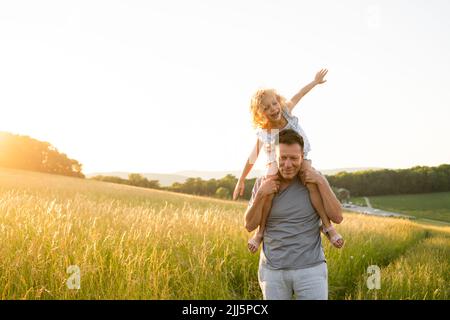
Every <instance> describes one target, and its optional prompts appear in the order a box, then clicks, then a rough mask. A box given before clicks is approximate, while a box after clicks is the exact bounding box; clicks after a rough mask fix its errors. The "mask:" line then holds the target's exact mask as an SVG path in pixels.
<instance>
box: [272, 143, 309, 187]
mask: <svg viewBox="0 0 450 320" xmlns="http://www.w3.org/2000/svg"><path fill="white" fill-rule="evenodd" d="M277 160H278V171H279V172H280V174H281V176H282V177H283V178H284V179H287V180H290V179H292V178H294V177H295V176H296V175H297V174H298V172H299V171H300V167H301V165H302V161H303V150H302V147H301V146H300V145H299V144H297V143H294V144H284V143H280V144H279V145H278V148H277Z"/></svg>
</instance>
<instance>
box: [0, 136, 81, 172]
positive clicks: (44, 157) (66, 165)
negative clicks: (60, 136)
mask: <svg viewBox="0 0 450 320" xmlns="http://www.w3.org/2000/svg"><path fill="white" fill-rule="evenodd" d="M0 167H5V168H13V169H22V170H31V171H39V172H46V173H53V174H60V175H65V176H72V177H79V178H84V175H83V173H82V172H81V170H82V164H81V163H79V162H78V161H77V160H74V159H70V158H68V157H67V155H66V154H64V153H61V152H59V151H58V150H57V149H56V148H55V147H54V146H52V145H51V144H50V143H48V142H44V141H39V140H36V139H33V138H30V137H28V136H21V135H15V134H12V133H8V132H0Z"/></svg>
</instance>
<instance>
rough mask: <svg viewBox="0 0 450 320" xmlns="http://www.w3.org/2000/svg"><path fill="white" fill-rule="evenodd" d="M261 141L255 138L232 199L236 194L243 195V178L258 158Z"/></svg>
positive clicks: (234, 198)
mask: <svg viewBox="0 0 450 320" xmlns="http://www.w3.org/2000/svg"><path fill="white" fill-rule="evenodd" d="M261 147H262V142H261V141H260V140H259V139H257V140H256V144H255V147H254V148H253V150H252V153H251V154H250V156H249V157H248V159H247V161H246V162H245V166H244V170H242V173H241V176H240V177H239V179H238V181H237V183H236V187H235V188H234V192H233V200H236V199H237V198H238V196H241V197H242V196H243V195H244V190H245V178H246V177H247V175H248V174H249V172H250V171H251V170H252V168H253V165H254V164H255V162H256V160H257V159H258V155H259V151H260V150H261Z"/></svg>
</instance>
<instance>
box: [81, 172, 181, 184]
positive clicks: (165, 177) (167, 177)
mask: <svg viewBox="0 0 450 320" xmlns="http://www.w3.org/2000/svg"><path fill="white" fill-rule="evenodd" d="M130 173H131V172H94V173H89V174H86V177H87V178H92V177H93V176H98V175H102V176H114V177H119V178H122V179H128V175H129V174H130ZM141 175H142V176H144V177H145V178H147V179H148V180H158V181H159V184H160V185H161V186H163V187H165V186H171V185H172V184H173V183H174V182H184V181H185V180H186V179H187V178H188V177H187V176H183V175H179V174H165V173H141Z"/></svg>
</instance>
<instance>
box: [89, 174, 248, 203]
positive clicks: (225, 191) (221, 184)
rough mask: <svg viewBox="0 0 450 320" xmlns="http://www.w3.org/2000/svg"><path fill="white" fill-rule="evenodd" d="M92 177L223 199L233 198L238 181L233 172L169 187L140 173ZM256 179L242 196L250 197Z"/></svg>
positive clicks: (190, 180)
mask: <svg viewBox="0 0 450 320" xmlns="http://www.w3.org/2000/svg"><path fill="white" fill-rule="evenodd" d="M91 179H94V180H100V181H106V182H113V183H121V184H126V185H131V186H137V187H144V188H151V189H159V190H167V191H173V192H179V193H187V194H192V195H198V196H210V197H217V198H222V199H231V197H232V194H233V191H234V187H235V186H236V183H237V178H235V177H234V176H233V175H231V174H228V175H226V176H225V177H223V178H221V179H209V180H203V179H201V178H187V179H186V181H185V182H183V183H180V182H175V183H173V184H172V185H171V186H169V187H161V186H160V184H159V181H158V180H148V179H147V178H145V177H143V176H142V175H140V174H138V173H132V174H130V175H128V179H123V178H119V177H115V176H101V175H99V176H94V177H92V178H91ZM255 180H256V178H253V179H248V180H246V181H245V192H244V195H243V196H242V198H244V199H247V200H248V199H250V196H251V194H252V188H253V184H254V183H255Z"/></svg>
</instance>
